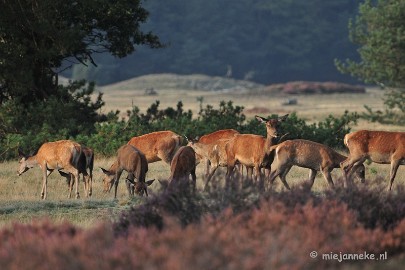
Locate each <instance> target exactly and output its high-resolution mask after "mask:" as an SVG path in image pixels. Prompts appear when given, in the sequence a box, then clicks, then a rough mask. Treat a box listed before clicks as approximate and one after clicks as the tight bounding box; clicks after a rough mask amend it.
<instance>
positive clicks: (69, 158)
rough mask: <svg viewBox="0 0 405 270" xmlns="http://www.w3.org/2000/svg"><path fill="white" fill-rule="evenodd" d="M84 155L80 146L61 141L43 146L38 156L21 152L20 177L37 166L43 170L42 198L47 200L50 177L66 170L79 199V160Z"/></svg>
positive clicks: (71, 142)
mask: <svg viewBox="0 0 405 270" xmlns="http://www.w3.org/2000/svg"><path fill="white" fill-rule="evenodd" d="M81 153H82V149H81V146H80V144H78V143H76V142H73V141H70V140H61V141H56V142H47V143H44V144H42V146H41V147H40V148H39V149H38V152H37V154H36V155H33V156H28V155H25V154H24V153H23V152H22V151H21V150H19V155H20V156H21V160H20V168H19V170H18V175H19V176H20V175H21V174H23V173H24V172H26V171H27V170H29V169H30V168H33V167H34V166H35V165H39V167H40V168H41V169H42V176H43V177H42V192H41V198H42V199H44V200H45V199H46V194H47V183H48V176H49V175H50V174H51V173H52V172H53V171H54V170H62V169H63V170H66V171H68V172H69V173H71V174H72V175H73V177H74V180H75V183H76V198H79V189H78V183H79V169H78V168H79V165H78V163H79V158H80V155H81ZM71 195H72V186H70V192H69V198H71Z"/></svg>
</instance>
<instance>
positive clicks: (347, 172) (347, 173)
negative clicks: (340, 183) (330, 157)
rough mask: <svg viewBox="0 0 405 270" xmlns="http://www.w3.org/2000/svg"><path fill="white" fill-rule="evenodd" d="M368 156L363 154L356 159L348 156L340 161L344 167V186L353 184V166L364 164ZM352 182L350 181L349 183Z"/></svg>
mask: <svg viewBox="0 0 405 270" xmlns="http://www.w3.org/2000/svg"><path fill="white" fill-rule="evenodd" d="M366 159H367V158H366V157H364V156H361V157H358V158H355V159H352V158H351V157H348V158H347V159H345V160H344V161H342V162H341V163H340V168H341V169H342V172H343V178H344V187H346V188H347V187H349V185H351V184H352V183H351V177H352V174H353V167H354V166H358V165H360V164H362V163H363V162H364V161H366ZM349 182H350V183H349Z"/></svg>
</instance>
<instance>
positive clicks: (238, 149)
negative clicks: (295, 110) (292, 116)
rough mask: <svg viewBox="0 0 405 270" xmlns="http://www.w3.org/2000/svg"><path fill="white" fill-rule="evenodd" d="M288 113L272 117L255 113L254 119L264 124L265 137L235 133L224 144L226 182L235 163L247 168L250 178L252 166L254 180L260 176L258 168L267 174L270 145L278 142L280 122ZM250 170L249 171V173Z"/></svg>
mask: <svg viewBox="0 0 405 270" xmlns="http://www.w3.org/2000/svg"><path fill="white" fill-rule="evenodd" d="M287 117H288V114H286V115H284V116H282V117H278V118H272V119H266V118H263V117H260V116H257V115H256V119H257V120H258V121H259V122H261V123H263V124H265V125H266V130H267V137H266V138H264V137H263V136H260V135H254V134H237V135H235V136H234V137H233V138H232V139H230V140H229V142H228V144H227V145H226V147H225V148H226V153H227V159H228V161H227V162H228V171H227V182H228V181H229V179H230V178H231V176H232V174H233V171H234V167H235V164H236V163H237V162H239V163H240V164H242V165H244V166H246V167H247V168H248V177H250V178H252V173H251V172H252V170H249V168H254V170H255V174H256V176H255V178H256V181H257V180H258V178H259V179H260V177H261V172H260V169H261V168H262V167H264V168H266V169H267V170H268V171H267V173H266V176H268V174H269V171H270V165H271V163H272V156H271V155H270V151H269V150H270V147H271V146H272V145H275V144H276V143H278V140H279V138H280V136H279V135H280V132H279V129H280V123H281V122H283V121H285V120H286V119H287ZM249 171H250V173H249Z"/></svg>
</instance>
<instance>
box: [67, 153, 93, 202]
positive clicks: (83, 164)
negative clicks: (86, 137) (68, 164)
mask: <svg viewBox="0 0 405 270" xmlns="http://www.w3.org/2000/svg"><path fill="white" fill-rule="evenodd" d="M81 147H82V154H81V155H80V157H79V162H78V169H79V174H82V175H83V182H84V193H85V194H86V197H91V194H92V192H93V167H94V151H93V149H91V148H89V147H87V146H84V145H81ZM87 169H88V170H89V173H87ZM59 174H60V175H61V176H63V177H65V178H66V182H67V184H68V186H69V190H70V189H71V188H72V187H73V185H74V183H75V182H74V177H73V175H72V174H71V173H65V172H63V171H59Z"/></svg>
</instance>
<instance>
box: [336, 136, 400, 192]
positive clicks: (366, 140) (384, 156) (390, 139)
mask: <svg viewBox="0 0 405 270" xmlns="http://www.w3.org/2000/svg"><path fill="white" fill-rule="evenodd" d="M344 144H345V145H346V147H347V148H348V149H349V156H348V157H347V159H346V160H344V161H343V162H342V163H341V164H340V167H341V168H342V170H343V175H344V177H345V183H346V185H347V184H348V182H347V180H348V179H350V176H351V175H352V174H353V171H354V169H355V167H356V166H358V165H360V164H363V162H364V161H366V160H367V159H369V160H371V161H372V162H375V163H379V164H391V171H390V183H389V186H388V190H391V189H392V184H393V182H394V179H395V175H396V173H397V170H398V167H399V165H405V132H388V131H369V130H360V131H355V132H351V133H349V134H346V136H345V138H344Z"/></svg>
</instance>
